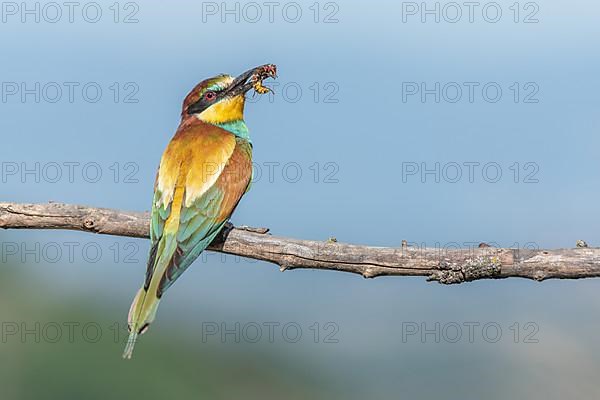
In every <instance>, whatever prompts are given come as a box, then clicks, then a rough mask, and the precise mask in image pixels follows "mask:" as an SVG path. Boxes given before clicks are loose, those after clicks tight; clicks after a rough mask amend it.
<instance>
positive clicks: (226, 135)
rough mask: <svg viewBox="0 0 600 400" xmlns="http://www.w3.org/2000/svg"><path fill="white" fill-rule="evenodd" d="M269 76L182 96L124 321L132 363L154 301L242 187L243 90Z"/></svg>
mask: <svg viewBox="0 0 600 400" xmlns="http://www.w3.org/2000/svg"><path fill="white" fill-rule="evenodd" d="M269 77H271V78H275V77H276V67H275V65H273V64H267V65H263V66H260V67H257V68H253V69H251V70H249V71H247V72H245V73H243V74H242V75H240V76H238V77H237V78H234V77H232V76H229V75H219V76H216V77H214V78H210V79H207V80H204V81H202V82H200V83H199V84H198V85H196V87H194V89H192V91H191V92H190V93H189V94H188V95H187V96H186V98H185V100H184V101H183V107H182V111H181V123H180V125H179V128H178V129H177V131H176V133H175V136H174V137H173V139H171V142H170V143H169V145H168V146H167V148H166V149H165V152H164V153H163V155H162V158H161V161H160V166H159V169H158V174H157V176H156V183H155V185H154V199H153V202H152V214H151V222H150V241H151V244H150V255H149V259H148V266H147V270H146V279H145V280H144V285H143V286H142V288H141V289H140V290H139V291H138V292H137V294H136V296H135V298H134V300H133V303H132V304H131V308H130V310H129V316H128V326H129V332H130V334H129V339H128V340H127V345H126V347H125V352H124V353H123V357H124V358H131V355H132V353H133V347H134V345H135V342H136V339H137V336H138V335H141V334H143V333H144V332H145V331H146V330H147V329H148V326H149V325H150V324H151V323H152V321H154V318H155V316H156V310H157V307H158V303H159V302H160V299H161V297H162V295H163V294H164V293H165V291H166V290H167V289H168V288H169V287H170V286H171V285H172V284H173V282H175V280H176V279H177V278H179V276H180V275H181V274H182V273H183V271H185V269H186V268H188V267H189V266H190V264H191V263H192V262H193V261H194V260H195V259H196V258H198V256H199V255H200V253H201V252H202V251H204V249H206V247H207V246H208V245H209V244H210V243H211V242H212V240H213V239H214V238H215V236H217V234H218V233H219V232H220V231H221V229H222V228H223V226H224V225H225V223H226V222H227V221H228V220H229V218H230V217H231V214H232V213H233V211H234V209H235V207H236V206H237V204H238V202H239V201H240V199H241V198H242V196H243V195H244V193H246V191H247V190H248V189H249V186H250V180H251V177H252V142H251V141H250V136H249V134H248V128H247V126H246V123H245V122H244V104H245V96H246V92H248V91H249V90H250V89H252V88H254V89H255V90H257V89H256V88H259V89H260V88H262V89H264V87H263V86H262V80H263V79H266V78H269Z"/></svg>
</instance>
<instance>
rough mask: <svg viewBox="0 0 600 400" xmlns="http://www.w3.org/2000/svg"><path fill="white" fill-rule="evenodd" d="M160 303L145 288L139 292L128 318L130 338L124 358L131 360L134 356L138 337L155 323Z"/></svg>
mask: <svg viewBox="0 0 600 400" xmlns="http://www.w3.org/2000/svg"><path fill="white" fill-rule="evenodd" d="M159 302H160V299H159V298H158V297H156V295H154V294H152V293H150V292H147V291H146V290H145V289H144V288H141V289H140V290H138V292H137V294H136V295H135V298H134V299H133V302H132V303H131V307H130V308H129V315H128V317H127V322H128V325H129V338H128V339H127V344H126V345H125V351H123V358H125V359H130V358H131V356H132V355H133V348H134V346H135V342H136V341H137V337H138V336H139V335H141V334H143V333H144V332H146V330H147V329H148V326H149V325H150V324H151V323H152V321H154V318H155V317H156V310H157V309H158V303H159Z"/></svg>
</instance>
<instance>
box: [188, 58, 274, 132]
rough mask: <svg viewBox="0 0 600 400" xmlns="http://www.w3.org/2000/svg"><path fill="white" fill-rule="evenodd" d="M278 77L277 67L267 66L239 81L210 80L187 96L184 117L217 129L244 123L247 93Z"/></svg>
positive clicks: (244, 74) (253, 70) (244, 75)
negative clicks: (267, 80) (239, 122)
mask: <svg viewBox="0 0 600 400" xmlns="http://www.w3.org/2000/svg"><path fill="white" fill-rule="evenodd" d="M276 73H277V67H276V66H275V65H274V64H266V65H261V66H259V67H256V68H252V69H250V70H248V71H246V72H244V73H243V74H241V75H240V76H238V77H237V78H234V77H233V76H231V75H225V74H223V75H218V76H215V77H214V78H209V79H206V80H204V81H202V82H200V83H199V84H198V85H196V87H194V89H192V91H191V92H190V93H189V94H188V95H187V96H186V98H185V100H184V101H183V108H182V111H181V117H182V119H186V118H188V117H190V116H193V117H196V118H197V119H199V120H201V121H203V122H207V123H209V124H214V125H222V124H226V123H229V122H234V121H240V120H243V119H244V104H245V101H246V92H248V91H249V90H250V89H252V88H256V87H257V85H260V83H261V82H262V81H263V79H266V78H275V77H276Z"/></svg>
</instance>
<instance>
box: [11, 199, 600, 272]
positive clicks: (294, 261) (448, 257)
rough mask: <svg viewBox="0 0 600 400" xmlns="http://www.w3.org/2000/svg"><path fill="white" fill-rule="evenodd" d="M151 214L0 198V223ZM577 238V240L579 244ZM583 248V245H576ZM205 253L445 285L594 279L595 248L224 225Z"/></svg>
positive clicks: (598, 256) (129, 227) (133, 219)
mask: <svg viewBox="0 0 600 400" xmlns="http://www.w3.org/2000/svg"><path fill="white" fill-rule="evenodd" d="M149 223H150V222H149V214H148V213H141V212H126V211H118V210H111V209H106V208H92V207H85V206H78V205H69V204H61V203H49V204H14V203H0V228H4V229H71V230H80V231H86V232H92V233H102V234H107V235H117V236H130V237H139V238H147V237H148V232H149ZM582 243H583V242H582ZM582 246H585V245H584V244H582ZM209 250H212V251H218V252H222V253H227V254H234V255H239V256H243V257H248V258H253V259H257V260H263V261H268V262H272V263H275V264H277V265H279V266H280V269H281V270H282V271H285V270H288V269H295V268H310V269H326V270H335V271H345V272H353V273H356V274H360V275H362V276H364V277H365V278H374V277H377V276H384V275H400V276H425V277H427V278H428V279H429V280H431V281H437V282H440V283H444V284H453V283H462V282H468V281H474V280H478V279H500V278H510V277H520V278H529V279H534V280H537V281H542V280H544V279H551V278H566V279H578V278H591V277H598V276H600V249H597V248H589V247H577V248H573V249H557V250H519V249H499V248H493V247H486V246H483V247H481V248H475V249H451V250H442V249H432V248H415V247H410V246H408V245H406V242H403V245H402V246H401V247H398V248H391V247H371V246H358V245H351V244H343V243H337V242H336V241H335V240H328V241H323V242H319V241H310V240H298V239H290V238H283V237H276V236H272V235H270V234H268V229H265V228H249V227H237V228H236V227H233V226H232V225H229V226H227V227H226V228H225V229H224V230H223V232H222V234H221V235H220V236H219V237H217V239H215V241H214V242H213V243H212V244H211V246H210V247H209Z"/></svg>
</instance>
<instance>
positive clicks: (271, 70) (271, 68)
mask: <svg viewBox="0 0 600 400" xmlns="http://www.w3.org/2000/svg"><path fill="white" fill-rule="evenodd" d="M267 78H277V66H276V65H275V64H265V65H261V66H259V67H256V68H252V69H249V70H248V71H246V72H244V73H243V74H241V75H240V76H238V77H237V78H235V79H234V80H233V83H232V84H231V86H230V87H229V90H228V91H227V95H228V96H231V97H235V96H238V95H240V94H242V93H246V92H247V91H248V90H250V89H252V87H253V86H254V84H255V83H256V82H260V81H262V80H263V79H267Z"/></svg>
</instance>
